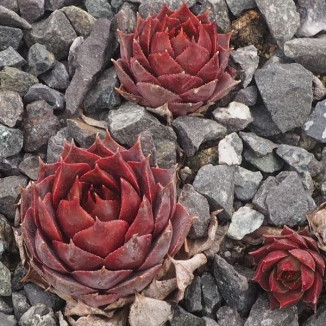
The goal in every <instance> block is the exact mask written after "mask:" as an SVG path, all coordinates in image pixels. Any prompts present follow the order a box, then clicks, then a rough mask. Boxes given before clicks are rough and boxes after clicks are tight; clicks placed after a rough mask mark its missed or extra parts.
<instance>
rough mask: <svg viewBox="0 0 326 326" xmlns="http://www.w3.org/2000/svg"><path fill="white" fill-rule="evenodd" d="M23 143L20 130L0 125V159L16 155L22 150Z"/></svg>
mask: <svg viewBox="0 0 326 326" xmlns="http://www.w3.org/2000/svg"><path fill="white" fill-rule="evenodd" d="M23 141H24V136H23V133H22V131H21V130H20V129H18V128H8V127H6V126H4V125H2V124H0V159H2V158H6V157H9V156H13V155H16V154H18V153H19V152H20V151H21V149H22V148H23Z"/></svg>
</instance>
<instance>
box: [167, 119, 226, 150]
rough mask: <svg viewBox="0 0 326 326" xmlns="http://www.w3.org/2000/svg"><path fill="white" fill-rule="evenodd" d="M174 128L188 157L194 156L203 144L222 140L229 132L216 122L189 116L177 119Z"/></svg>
mask: <svg viewBox="0 0 326 326" xmlns="http://www.w3.org/2000/svg"><path fill="white" fill-rule="evenodd" d="M172 126H173V127H174V129H175V132H176V133H177V135H178V138H179V141H180V144H181V147H182V149H183V150H184V151H185V153H186V154H187V156H193V155H194V154H195V153H196V151H197V150H198V149H199V147H200V145H201V144H203V143H205V142H206V141H209V140H217V139H219V138H222V137H223V136H224V135H225V134H226V132H227V130H226V128H225V127H224V126H222V125H221V124H219V123H217V122H216V121H212V120H209V119H202V118H198V117H189V116H183V117H178V118H176V119H175V120H174V121H173V123H172Z"/></svg>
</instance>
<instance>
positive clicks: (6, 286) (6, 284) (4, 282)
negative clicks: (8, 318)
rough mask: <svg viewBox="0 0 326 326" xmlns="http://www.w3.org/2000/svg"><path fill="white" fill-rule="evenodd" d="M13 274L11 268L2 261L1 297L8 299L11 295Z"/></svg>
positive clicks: (0, 273)
mask: <svg viewBox="0 0 326 326" xmlns="http://www.w3.org/2000/svg"><path fill="white" fill-rule="evenodd" d="M10 280H11V273H10V270H9V268H8V267H7V266H6V265H4V264H3V263H2V262H1V261H0V295H1V296H4V297H8V296H10V295H11V282H10Z"/></svg>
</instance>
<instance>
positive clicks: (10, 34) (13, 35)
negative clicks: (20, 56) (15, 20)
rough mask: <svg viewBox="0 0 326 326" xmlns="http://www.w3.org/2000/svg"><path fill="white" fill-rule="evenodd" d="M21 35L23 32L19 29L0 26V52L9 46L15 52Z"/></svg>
mask: <svg viewBox="0 0 326 326" xmlns="http://www.w3.org/2000/svg"><path fill="white" fill-rule="evenodd" d="M23 35H24V34H23V31H22V30H21V29H19V28H16V27H9V26H1V25H0V51H3V50H5V49H7V48H8V47H9V46H11V47H12V48H14V49H15V50H17V49H18V47H19V45H20V44H21V41H22V38H23Z"/></svg>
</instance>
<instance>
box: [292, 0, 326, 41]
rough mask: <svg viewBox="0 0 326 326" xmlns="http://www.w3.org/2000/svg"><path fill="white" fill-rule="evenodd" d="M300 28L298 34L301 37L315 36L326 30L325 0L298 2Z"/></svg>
mask: <svg viewBox="0 0 326 326" xmlns="http://www.w3.org/2000/svg"><path fill="white" fill-rule="evenodd" d="M297 9H298V12H299V14H300V27H299V29H298V30H297V32H296V34H297V35H299V36H301V37H302V36H305V37H309V36H313V35H316V34H317V33H319V32H320V31H325V30H326V2H325V1H324V0H314V1H306V0H298V7H297Z"/></svg>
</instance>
